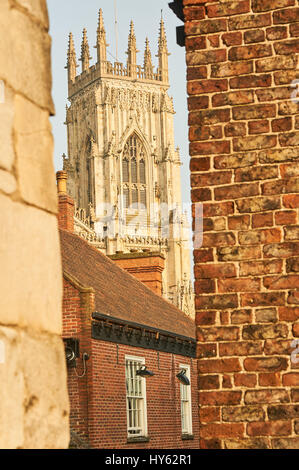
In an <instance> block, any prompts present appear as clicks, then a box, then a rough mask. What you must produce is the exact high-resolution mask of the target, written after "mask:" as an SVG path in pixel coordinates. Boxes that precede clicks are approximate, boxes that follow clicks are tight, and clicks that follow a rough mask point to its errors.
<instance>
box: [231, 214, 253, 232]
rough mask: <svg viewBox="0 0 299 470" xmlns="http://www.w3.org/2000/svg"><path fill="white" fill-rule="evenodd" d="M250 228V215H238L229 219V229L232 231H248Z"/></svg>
mask: <svg viewBox="0 0 299 470" xmlns="http://www.w3.org/2000/svg"><path fill="white" fill-rule="evenodd" d="M249 226H250V216H249V215H236V216H233V217H229V218H228V228H229V229H230V230H246V229H247V228H249Z"/></svg>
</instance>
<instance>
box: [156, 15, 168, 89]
mask: <svg viewBox="0 0 299 470" xmlns="http://www.w3.org/2000/svg"><path fill="white" fill-rule="evenodd" d="M158 44H159V49H158V55H157V57H158V58H159V74H160V78H161V81H162V82H164V83H168V56H169V55H170V54H169V52H168V48H167V39H166V33H165V27H164V21H163V18H161V22H160V33H159V43H158Z"/></svg>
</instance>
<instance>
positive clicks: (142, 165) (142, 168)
mask: <svg viewBox="0 0 299 470" xmlns="http://www.w3.org/2000/svg"><path fill="white" fill-rule="evenodd" d="M139 168H140V183H142V184H145V162H144V161H143V160H141V161H140V163H139Z"/></svg>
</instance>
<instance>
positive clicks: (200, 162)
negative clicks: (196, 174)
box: [190, 157, 211, 171]
mask: <svg viewBox="0 0 299 470" xmlns="http://www.w3.org/2000/svg"><path fill="white" fill-rule="evenodd" d="M210 166H211V163H210V158H209V157H199V158H191V160H190V170H191V171H208V170H209V169H210Z"/></svg>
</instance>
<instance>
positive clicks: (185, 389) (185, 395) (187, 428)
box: [180, 364, 192, 435]
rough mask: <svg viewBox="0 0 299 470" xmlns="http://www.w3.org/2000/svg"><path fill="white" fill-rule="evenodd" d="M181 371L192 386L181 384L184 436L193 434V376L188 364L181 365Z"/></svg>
mask: <svg viewBox="0 0 299 470" xmlns="http://www.w3.org/2000/svg"><path fill="white" fill-rule="evenodd" d="M180 370H184V371H185V375H186V377H188V379H189V382H190V385H183V384H182V383H181V384H180V389H181V390H180V392H181V422H182V434H189V435H190V434H192V403H191V375H190V366H189V365H186V364H180Z"/></svg>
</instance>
